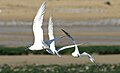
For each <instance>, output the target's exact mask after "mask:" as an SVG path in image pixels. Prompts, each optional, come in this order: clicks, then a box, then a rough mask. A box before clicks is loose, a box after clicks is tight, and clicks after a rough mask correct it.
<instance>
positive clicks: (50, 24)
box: [48, 16, 55, 53]
mask: <svg viewBox="0 0 120 73" xmlns="http://www.w3.org/2000/svg"><path fill="white" fill-rule="evenodd" d="M48 25H49V26H48V36H49V40H52V39H54V35H53V22H52V16H50V18H49V23H48ZM50 50H51V51H52V52H53V53H54V50H55V41H53V42H52V43H51V44H50Z"/></svg>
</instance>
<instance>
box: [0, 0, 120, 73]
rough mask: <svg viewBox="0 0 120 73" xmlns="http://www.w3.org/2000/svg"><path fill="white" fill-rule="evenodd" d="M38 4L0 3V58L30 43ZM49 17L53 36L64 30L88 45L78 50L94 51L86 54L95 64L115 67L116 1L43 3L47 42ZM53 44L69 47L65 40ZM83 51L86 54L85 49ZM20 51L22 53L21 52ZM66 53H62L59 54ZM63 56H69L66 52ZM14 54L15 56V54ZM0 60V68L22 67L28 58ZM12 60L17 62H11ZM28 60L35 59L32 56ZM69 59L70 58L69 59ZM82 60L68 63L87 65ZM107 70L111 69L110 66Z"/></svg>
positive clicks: (36, 0)
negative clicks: (44, 6) (94, 60)
mask: <svg viewBox="0 0 120 73" xmlns="http://www.w3.org/2000/svg"><path fill="white" fill-rule="evenodd" d="M42 2H43V0H0V45H1V47H0V52H1V55H13V54H15V53H16V51H15V53H13V51H12V53H11V51H10V50H8V49H12V48H13V47H14V48H15V47H19V49H20V48H21V47H22V48H23V47H24V49H25V48H26V47H28V46H30V45H31V44H32V43H33V33H32V22H33V19H34V17H35V15H36V13H37V11H38V8H39V7H40V5H41V4H42ZM50 16H53V23H54V35H55V37H59V36H61V35H64V33H63V32H62V31H61V29H65V30H66V31H67V32H68V33H70V34H71V35H72V36H73V38H74V39H75V40H76V42H77V43H84V42H88V43H86V44H85V45H84V46H83V47H82V48H86V46H87V48H88V49H90V48H94V49H92V52H91V50H90V51H88V52H89V53H91V54H92V55H93V57H94V58H95V59H96V61H97V62H98V63H100V64H104V63H105V64H117V65H119V63H120V60H119V59H118V58H120V55H119V54H120V0H47V5H46V11H45V15H44V24H43V30H44V37H45V38H44V40H47V39H48V35H47V32H48V30H47V27H48V19H49V17H50ZM56 44H57V46H63V45H70V44H71V42H70V41H69V40H68V39H67V38H63V39H61V40H60V41H58V42H56ZM91 46H92V47H91ZM106 46H107V47H106ZM9 47H10V48H9ZM11 47H12V48H11ZM4 48H7V51H9V53H7V54H6V53H5V52H6V51H4ZM17 49H18V48H17ZM95 49H97V50H95ZM83 51H87V49H85V50H83ZM19 52H20V50H19ZM21 52H24V51H23V49H22V51H21ZM67 52H68V51H65V52H63V54H65V53H67ZM70 52H71V51H70ZM21 54H26V53H20V55H21ZM37 54H39V53H37ZM67 54H69V55H70V53H67ZM100 54H102V55H100ZM103 54H107V55H103ZM111 54H112V55H111ZM113 54H114V55H113ZM15 55H19V54H18V53H17V54H15ZM65 55H66V54H65ZM42 57H43V56H42ZM0 58H1V59H3V60H4V61H3V62H1V63H0V64H1V65H2V64H6V63H7V64H13V65H16V64H17V63H20V64H21V63H22V64H26V63H27V62H28V61H29V60H30V59H31V56H26V57H25V56H22V57H18V56H17V57H15V56H14V57H9V56H0ZM8 58H9V59H10V61H9V62H8V61H6V60H7V59H8ZM13 58H15V59H17V60H19V59H21V60H20V61H16V62H15V63H13V62H12V60H13ZM18 58H19V59H18ZM25 58H29V59H25ZM32 58H39V57H38V56H37V57H36V56H32ZM40 58H41V57H40ZM46 58H48V57H46ZM55 58H56V57H55ZM111 58H112V59H111ZM57 59H58V58H57ZM71 59H72V57H70V60H71ZM113 59H114V61H113ZM45 60H46V59H45ZM59 60H60V59H59ZM64 60H65V63H67V61H68V58H67V57H66V56H65V58H64ZM70 60H69V61H70ZM86 60H88V59H87V58H85V60H82V61H80V60H79V59H76V61H75V62H73V61H74V60H71V61H70V63H69V64H71V63H75V64H76V63H79V62H81V63H82V64H86V63H88V61H86ZM100 60H101V61H100ZM108 60H109V61H108ZM35 62H38V63H41V61H40V62H39V59H38V60H35V61H33V62H31V61H30V62H29V64H33V63H35ZM52 62H53V61H51V62H50V63H47V62H45V63H43V64H46V63H47V64H51V63H52ZM61 62H63V60H60V62H59V61H58V62H56V61H55V63H56V64H63V63H61ZM65 63H64V64H65ZM81 63H80V64H81ZM35 66H36V65H35ZM105 66H106V65H105ZM115 66H116V65H115ZM109 67H113V65H110V66H109ZM106 71H107V70H106ZM116 73H117V72H116Z"/></svg>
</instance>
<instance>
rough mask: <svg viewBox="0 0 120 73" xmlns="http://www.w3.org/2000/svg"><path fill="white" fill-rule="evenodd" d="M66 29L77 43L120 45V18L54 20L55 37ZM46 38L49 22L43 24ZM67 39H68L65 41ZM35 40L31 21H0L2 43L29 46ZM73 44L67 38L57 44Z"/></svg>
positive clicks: (0, 42) (0, 39) (0, 43)
mask: <svg viewBox="0 0 120 73" xmlns="http://www.w3.org/2000/svg"><path fill="white" fill-rule="evenodd" d="M61 28H62V29H65V30H66V31H67V32H69V33H70V34H71V35H72V36H73V37H74V38H75V40H76V41H77V43H82V42H89V43H87V45H120V35H119V32H120V19H105V20H102V19H101V20H88V21H85V20H84V21H82V20H81V21H67V20H66V21H65V20H64V21H63V20H55V21H54V35H55V37H58V36H61V35H64V34H63V32H62V31H61ZM43 29H44V37H45V38H44V39H46V40H47V39H48V37H47V23H46V22H45V23H44V25H43ZM65 40H66V41H65ZM32 42H33V33H32V22H31V21H0V45H5V46H29V45H30V44H32ZM67 44H71V43H70V41H69V40H68V39H67V38H64V39H62V40H60V41H58V42H57V45H67Z"/></svg>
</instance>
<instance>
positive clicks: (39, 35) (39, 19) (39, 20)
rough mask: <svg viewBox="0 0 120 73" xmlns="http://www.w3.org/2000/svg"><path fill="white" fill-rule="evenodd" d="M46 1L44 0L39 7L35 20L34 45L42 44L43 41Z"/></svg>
mask: <svg viewBox="0 0 120 73" xmlns="http://www.w3.org/2000/svg"><path fill="white" fill-rule="evenodd" d="M45 6H46V2H43V4H42V5H41V7H40V8H39V10H38V12H37V14H36V16H35V18H34V22H33V33H34V45H39V46H42V41H43V30H42V28H41V26H42V24H43V16H44V15H43V14H44V12H45Z"/></svg>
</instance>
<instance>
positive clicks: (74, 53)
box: [62, 29, 97, 65]
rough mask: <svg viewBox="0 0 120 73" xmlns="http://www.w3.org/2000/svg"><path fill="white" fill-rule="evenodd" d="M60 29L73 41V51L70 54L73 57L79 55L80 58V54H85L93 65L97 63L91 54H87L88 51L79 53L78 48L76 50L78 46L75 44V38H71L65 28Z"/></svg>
mask: <svg viewBox="0 0 120 73" xmlns="http://www.w3.org/2000/svg"><path fill="white" fill-rule="evenodd" d="M62 31H63V32H64V33H65V34H66V35H67V36H68V38H69V39H70V40H71V41H72V42H73V44H74V45H75V46H74V47H75V51H74V52H73V53H72V56H73V57H80V58H82V56H87V57H88V58H89V60H90V61H91V62H93V63H94V64H95V65H97V64H96V62H95V60H94V59H93V58H92V56H91V55H90V54H88V53H86V52H83V53H82V54H80V53H79V50H78V46H77V44H76V42H75V40H74V39H73V37H72V36H71V35H70V34H69V33H68V32H66V31H65V30H63V29H62Z"/></svg>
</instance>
